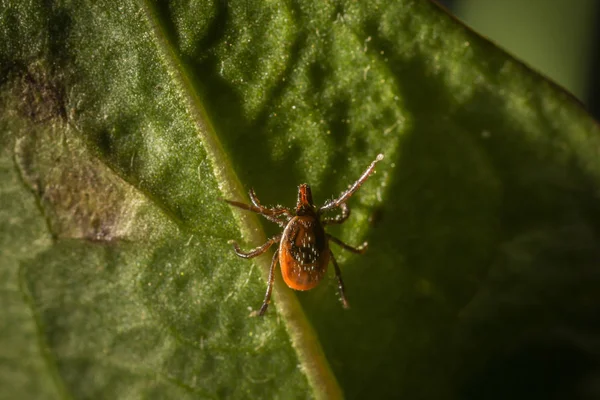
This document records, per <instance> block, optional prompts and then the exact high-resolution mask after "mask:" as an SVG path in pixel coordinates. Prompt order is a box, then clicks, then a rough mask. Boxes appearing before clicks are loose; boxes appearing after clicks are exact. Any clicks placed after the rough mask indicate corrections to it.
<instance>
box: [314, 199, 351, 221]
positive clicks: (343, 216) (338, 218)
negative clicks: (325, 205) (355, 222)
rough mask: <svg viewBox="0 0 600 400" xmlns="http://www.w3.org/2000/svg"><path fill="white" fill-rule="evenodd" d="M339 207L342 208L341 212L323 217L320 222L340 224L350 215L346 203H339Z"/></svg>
mask: <svg viewBox="0 0 600 400" xmlns="http://www.w3.org/2000/svg"><path fill="white" fill-rule="evenodd" d="M340 208H341V209H342V213H341V214H340V215H337V216H335V217H333V218H323V219H322V220H321V223H322V224H323V225H333V224H341V223H344V221H346V220H347V219H348V217H349V216H350V208H348V205H347V204H346V203H343V204H340Z"/></svg>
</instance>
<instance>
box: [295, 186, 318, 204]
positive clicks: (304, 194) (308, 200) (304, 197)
mask: <svg viewBox="0 0 600 400" xmlns="http://www.w3.org/2000/svg"><path fill="white" fill-rule="evenodd" d="M313 204H314V203H313V199H312V192H311V190H310V186H308V185H307V184H306V183H303V184H302V185H300V186H298V204H297V205H296V209H298V210H299V209H301V208H306V207H310V208H312V207H313Z"/></svg>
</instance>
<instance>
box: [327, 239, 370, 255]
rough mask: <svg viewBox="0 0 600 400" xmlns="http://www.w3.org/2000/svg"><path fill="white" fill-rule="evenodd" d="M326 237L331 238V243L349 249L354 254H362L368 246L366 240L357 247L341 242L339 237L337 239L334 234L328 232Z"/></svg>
mask: <svg viewBox="0 0 600 400" xmlns="http://www.w3.org/2000/svg"><path fill="white" fill-rule="evenodd" d="M327 237H328V238H329V240H331V241H332V242H333V243H335V244H337V245H338V246H340V247H341V248H342V249H345V250H348V251H351V252H353V253H356V254H363V253H364V252H365V251H367V247H368V246H369V244H368V243H367V242H364V243H363V244H361V245H360V246H358V247H353V246H350V245H349V244H346V243H344V242H342V241H341V240H340V239H338V238H336V237H334V236H331V235H330V234H327Z"/></svg>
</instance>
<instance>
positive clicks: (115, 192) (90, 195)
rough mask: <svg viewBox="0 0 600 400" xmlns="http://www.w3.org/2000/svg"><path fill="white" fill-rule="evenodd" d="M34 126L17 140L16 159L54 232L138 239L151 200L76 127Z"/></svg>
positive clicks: (81, 236) (93, 237)
mask: <svg viewBox="0 0 600 400" xmlns="http://www.w3.org/2000/svg"><path fill="white" fill-rule="evenodd" d="M29 126H30V129H28V132H27V134H26V135H23V136H22V137H21V138H20V139H19V140H18V141H17V143H16V149H15V155H16V161H17V164H18V166H19V169H20V170H21V174H22V176H23V179H24V180H25V182H26V183H27V184H29V185H30V187H31V189H32V190H33V191H34V193H35V194H36V195H37V196H38V199H39V203H40V205H41V207H42V209H43V210H44V213H45V215H46V217H47V219H48V224H49V226H50V229H51V231H52V234H53V235H54V236H56V237H61V238H79V239H87V240H94V241H98V240H99V241H111V240H115V239H128V240H135V239H136V236H137V235H136V234H135V232H140V230H139V229H134V228H141V230H142V231H144V230H145V229H144V228H146V226H142V227H140V226H138V225H139V224H140V220H139V212H140V209H141V208H143V206H144V205H145V204H146V203H147V200H146V199H145V198H144V197H143V196H142V195H141V194H140V193H138V192H137V190H136V189H135V188H134V187H132V186H131V185H129V184H128V183H127V182H125V181H123V180H122V179H121V178H120V177H119V176H118V175H117V174H116V173H115V172H114V171H112V170H111V169H110V168H108V167H107V166H106V165H105V164H104V163H102V162H101V161H100V160H98V159H97V158H96V157H94V156H93V155H92V154H91V153H90V152H89V151H88V149H87V148H86V147H85V145H84V144H83V142H82V140H81V139H80V138H79V136H78V135H77V132H76V131H75V130H74V128H72V127H70V126H69V125H67V124H55V125H53V126H50V127H43V126H40V125H37V126H34V125H29ZM142 224H143V223H142ZM146 235H147V232H145V234H144V236H146Z"/></svg>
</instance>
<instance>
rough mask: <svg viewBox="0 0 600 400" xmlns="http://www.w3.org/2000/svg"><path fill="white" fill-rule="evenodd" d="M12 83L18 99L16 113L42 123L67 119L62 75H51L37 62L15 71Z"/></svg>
mask: <svg viewBox="0 0 600 400" xmlns="http://www.w3.org/2000/svg"><path fill="white" fill-rule="evenodd" d="M17 75H18V78H17V80H16V85H14V90H15V91H16V93H15V95H16V97H17V98H18V99H19V102H18V104H17V107H16V108H17V111H18V113H19V114H20V115H21V116H23V117H25V118H27V119H29V120H31V121H32V122H34V123H43V122H47V121H50V120H53V119H56V118H59V119H61V120H63V121H66V120H67V112H66V106H65V103H66V96H65V87H64V84H63V79H62V76H52V75H51V73H50V72H49V71H48V69H47V68H44V67H43V66H42V65H41V64H39V63H33V64H31V65H29V67H27V68H24V69H23V70H21V71H18V72H17Z"/></svg>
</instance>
